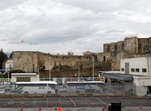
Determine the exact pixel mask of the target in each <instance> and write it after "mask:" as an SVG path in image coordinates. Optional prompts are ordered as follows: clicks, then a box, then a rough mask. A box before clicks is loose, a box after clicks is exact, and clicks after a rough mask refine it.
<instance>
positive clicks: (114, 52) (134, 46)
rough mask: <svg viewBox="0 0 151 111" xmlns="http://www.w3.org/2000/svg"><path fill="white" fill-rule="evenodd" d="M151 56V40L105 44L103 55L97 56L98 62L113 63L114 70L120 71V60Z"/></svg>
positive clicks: (132, 39)
mask: <svg viewBox="0 0 151 111" xmlns="http://www.w3.org/2000/svg"><path fill="white" fill-rule="evenodd" d="M146 54H151V38H137V37H130V38H125V39H124V41H118V42H113V43H110V44H104V49H103V52H102V53H98V54H97V58H98V61H103V62H109V63H111V67H112V70H120V60H121V59H123V58H132V57H136V56H137V57H140V56H146Z"/></svg>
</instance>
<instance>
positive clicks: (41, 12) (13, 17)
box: [0, 0, 151, 52]
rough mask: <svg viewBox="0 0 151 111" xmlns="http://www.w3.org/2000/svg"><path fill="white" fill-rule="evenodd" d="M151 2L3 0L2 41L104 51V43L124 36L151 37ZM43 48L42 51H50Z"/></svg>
mask: <svg viewBox="0 0 151 111" xmlns="http://www.w3.org/2000/svg"><path fill="white" fill-rule="evenodd" d="M150 3H151V1H147V0H141V1H138V0H122V1H121V0H13V2H12V1H11V0H1V1H0V7H1V8H0V17H1V19H0V24H1V27H0V34H1V35H0V41H1V42H3V41H4V42H7V43H8V44H9V45H10V44H11V45H12V46H14V47H15V46H16V47H17V45H18V44H19V41H20V40H24V41H25V42H24V45H25V46H26V47H27V49H29V50H31V49H34V50H35V49H36V48H38V49H40V46H41V45H43V46H44V47H47V48H48V47H51V48H53V49H54V46H56V49H54V50H53V51H62V52H65V51H67V50H69V51H71V50H73V51H76V52H80V51H85V50H92V51H93V50H94V51H101V47H102V45H103V43H107V42H112V41H113V42H116V41H118V40H122V39H123V38H124V37H125V36H130V35H136V36H146V35H147V36H150V35H151V33H150V29H151V8H150ZM9 45H8V47H9ZM61 46H64V47H61ZM92 46H93V47H92ZM0 47H3V46H1V45H0ZM30 47H32V48H31V49H30ZM44 47H43V48H42V50H44V51H48V49H47V48H44ZM8 49H10V47H9V48H8Z"/></svg>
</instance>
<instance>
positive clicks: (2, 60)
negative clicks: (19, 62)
mask: <svg viewBox="0 0 151 111" xmlns="http://www.w3.org/2000/svg"><path fill="white" fill-rule="evenodd" d="M7 59H8V57H7V55H6V54H5V53H4V52H3V50H2V49H1V50H0V69H3V68H4V66H3V65H4V63H5V62H6V61H7Z"/></svg>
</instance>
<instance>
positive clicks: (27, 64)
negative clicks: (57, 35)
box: [13, 51, 110, 77]
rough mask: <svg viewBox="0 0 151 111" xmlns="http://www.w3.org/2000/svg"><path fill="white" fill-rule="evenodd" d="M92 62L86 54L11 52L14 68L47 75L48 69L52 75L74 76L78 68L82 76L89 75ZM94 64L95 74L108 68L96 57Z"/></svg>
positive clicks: (108, 68) (108, 67)
mask: <svg viewBox="0 0 151 111" xmlns="http://www.w3.org/2000/svg"><path fill="white" fill-rule="evenodd" d="M92 64H93V62H92V57H88V56H87V57H85V56H74V55H70V56H68V55H51V54H46V53H42V52H30V51H15V52H13V65H14V70H21V71H24V72H37V73H38V72H39V73H40V74H42V76H46V75H47V76H48V72H49V71H50V70H51V72H52V76H67V75H68V76H75V75H77V72H78V70H77V69H78V68H80V71H81V73H82V74H81V75H82V76H91V75H92V66H93V65H92ZM94 65H95V75H98V71H100V70H104V69H105V70H110V65H109V64H107V63H101V62H98V60H97V58H96V57H95V58H94ZM46 72H47V73H46ZM42 76H41V77H42Z"/></svg>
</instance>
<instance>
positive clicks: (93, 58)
mask: <svg viewBox="0 0 151 111" xmlns="http://www.w3.org/2000/svg"><path fill="white" fill-rule="evenodd" d="M92 67H93V72H92V74H93V81H94V56H93V57H92Z"/></svg>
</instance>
